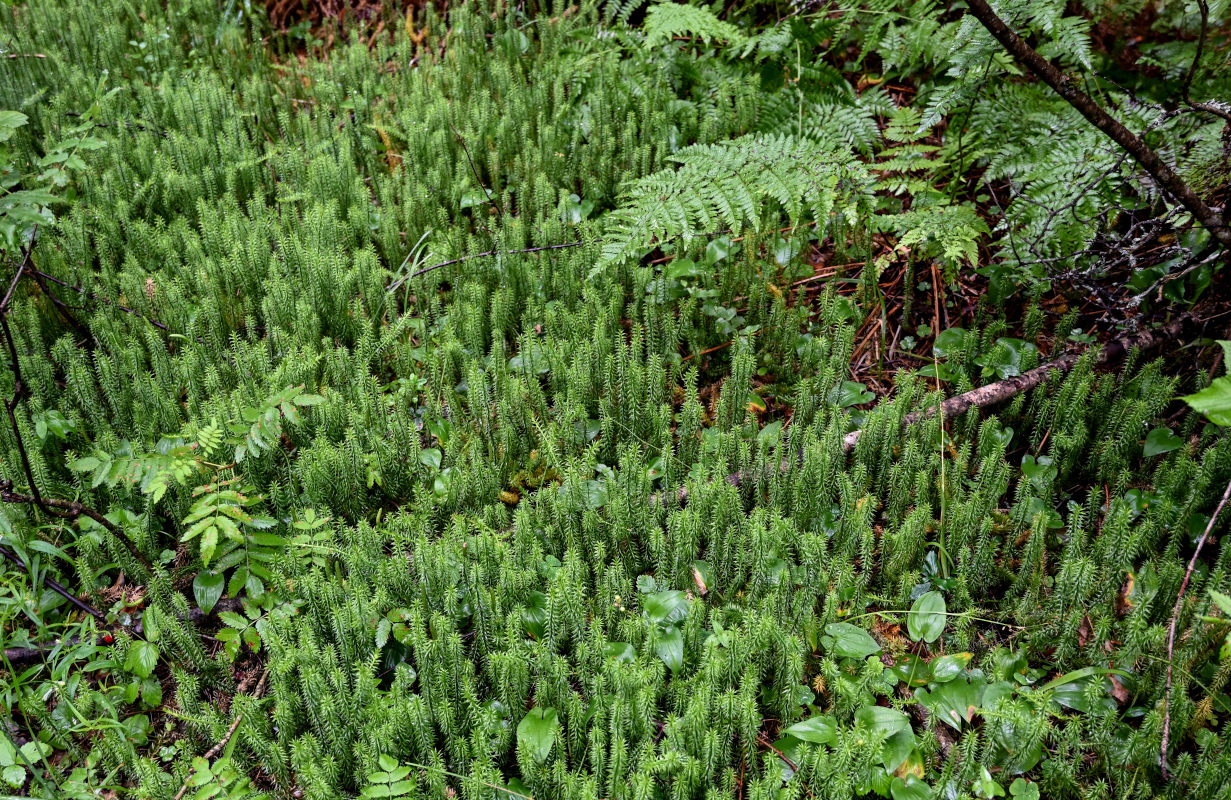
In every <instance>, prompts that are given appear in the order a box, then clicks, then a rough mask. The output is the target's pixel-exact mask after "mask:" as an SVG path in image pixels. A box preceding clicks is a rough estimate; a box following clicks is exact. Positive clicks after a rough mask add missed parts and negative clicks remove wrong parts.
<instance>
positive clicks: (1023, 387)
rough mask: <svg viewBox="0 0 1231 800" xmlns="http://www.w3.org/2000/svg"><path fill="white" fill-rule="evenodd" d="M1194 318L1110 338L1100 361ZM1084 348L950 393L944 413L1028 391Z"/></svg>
mask: <svg viewBox="0 0 1231 800" xmlns="http://www.w3.org/2000/svg"><path fill="white" fill-rule="evenodd" d="M1192 321H1193V318H1192V316H1191V315H1190V314H1181V315H1179V316H1177V317H1176V318H1175V319H1173V320H1172V321H1171V322H1168V323H1167V324H1165V325H1162V326H1160V327H1158V328H1150V329H1148V330H1144V331H1141V332H1139V333H1136V334H1133V335H1131V336H1125V337H1122V338H1120V339H1113V340H1112V341H1110V342H1108V343H1107V344H1106V345H1105V346H1104V347H1103V349H1102V351H1101V352H1100V353H1099V356H1098V363H1099V364H1106V363H1108V362H1110V361H1115V360H1116V359H1119V358H1122V357H1123V356H1124V355H1126V354H1127V353H1128V352H1129V351H1131V350H1134V349H1141V350H1152V349H1153V348H1155V347H1158V346H1159V345H1161V344H1163V343H1164V342H1169V341H1172V340H1174V339H1175V338H1177V337H1178V336H1179V335H1180V333H1181V332H1182V331H1183V330H1184V327H1185V326H1186V325H1188V324H1190V323H1191V322H1192ZM1084 352H1085V351H1084V350H1081V351H1075V352H1072V353H1066V354H1065V355H1062V356H1060V357H1059V358H1057V359H1055V360H1053V361H1049V362H1048V363H1046V364H1043V365H1042V366H1039V367H1035V368H1034V369H1032V370H1029V371H1027V372H1023V373H1022V374H1021V375H1015V376H1013V377H1011V378H1005V379H1004V380H1002V381H997V382H995V383H989V384H987V385H986V386H980V387H979V388H978V389H972V390H971V391H969V392H966V393H965V394H959V395H957V396H955V397H950V398H949V399H948V400H946V401H944V402H943V403H941V405H940V409H941V413H942V414H944V418H945V419H947V420H948V419H953V418H954V417H957V416H960V415H962V414H964V413H966V411H968V410H969V409H971V408H984V407H985V406H994V405H998V404H1000V403H1003V402H1004V401H1006V400H1009V399H1011V398H1013V397H1015V396H1016V395H1019V394H1021V393H1022V392H1025V391H1029V390H1030V389H1033V388H1034V387H1036V386H1038V385H1039V384H1041V383H1042V382H1043V381H1045V380H1047V377H1048V376H1049V375H1051V373H1053V372H1060V373H1065V372H1068V371H1069V370H1071V369H1072V368H1073V365H1074V364H1076V363H1077V361H1078V359H1080V358H1081V356H1082V354H1083V353H1084ZM935 414H936V409H935V408H929V409H926V410H923V411H915V412H913V413H911V414H907V415H906V420H905V423H906V424H907V425H910V424H913V423H915V422H918V421H919V420H922V419H927V418H928V417H931V416H934V415H935ZM861 433H862V431H852V432H850V433H848V434H847V435H846V436H845V437H844V438H843V439H842V449H843V450H844V451H846V452H848V453H849V452H850V451H851V450H854V449H855V445H857V444H858V443H859V437H860V434H861Z"/></svg>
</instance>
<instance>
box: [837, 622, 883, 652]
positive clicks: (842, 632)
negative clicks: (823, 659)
mask: <svg viewBox="0 0 1231 800" xmlns="http://www.w3.org/2000/svg"><path fill="white" fill-rule="evenodd" d="M825 633H827V634H829V635H830V636H832V637H833V638H834V643H833V651H834V655H836V656H837V657H838V658H867V657H868V656H870V655H872V654H873V653H879V652H880V649H881V646H880V645H879V644H877V643H876V640H875V639H873V638H872V635H871V634H869V633H868V632H867V631H865V630H864V629H863V628H860V627H858V626H856V625H852V624H850V623H849V622H833V623H830V624H829V625H826V626H825Z"/></svg>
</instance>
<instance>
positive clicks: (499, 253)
mask: <svg viewBox="0 0 1231 800" xmlns="http://www.w3.org/2000/svg"><path fill="white" fill-rule="evenodd" d="M583 244H585V242H567V243H565V244H549V245H544V246H542V247H523V248H522V249H520V250H488V251H487V252H486V253H471V254H470V255H468V256H462V257H461V258H454V259H450V260H448V261H442V262H440V263H439V264H433V265H432V266H430V267H424V268H423V269H420V270H416V271H414V272H412V273H410V274H409V275H406V276H405V277H402V278H398V279H397V280H396V281H394V282H393V283H391V284H389V288H388V289H386V290H385V291H387V292H392V291H394V290H396V289H397V288H398V287H399V286H401V285H402V284H403V283H406V281H408V280H410V279H411V278H417V277H419V276H420V275H423V274H424V273H427V272H431V271H432V270H434V269H440V268H441V267H448V266H452V265H453V264H460V263H462V262H463V261H469V260H470V259H472V258H486V257H487V256H515V255H521V254H522V253H541V252H543V251H544V250H564V249H566V248H569V247H580V246H581V245H583Z"/></svg>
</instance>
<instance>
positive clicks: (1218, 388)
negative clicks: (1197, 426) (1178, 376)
mask: <svg viewBox="0 0 1231 800" xmlns="http://www.w3.org/2000/svg"><path fill="white" fill-rule="evenodd" d="M1180 399H1181V400H1183V401H1184V402H1185V403H1188V405H1190V406H1191V407H1192V408H1193V409H1194V410H1196V411H1197V412H1199V413H1201V414H1205V415H1206V416H1207V417H1209V418H1210V422H1213V423H1214V424H1215V425H1217V426H1219V427H1224V428H1225V427H1227V426H1228V425H1231V378H1228V377H1226V376H1224V377H1221V378H1215V379H1214V381H1213V382H1212V383H1211V384H1210V385H1209V386H1207V387H1205V388H1204V389H1202V390H1201V391H1199V392H1196V393H1195V394H1188V395H1184V396H1183V397H1181V398H1180Z"/></svg>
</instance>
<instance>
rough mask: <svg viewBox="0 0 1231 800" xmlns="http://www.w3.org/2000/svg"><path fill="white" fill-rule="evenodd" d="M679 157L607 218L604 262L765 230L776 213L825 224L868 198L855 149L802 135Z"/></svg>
mask: <svg viewBox="0 0 1231 800" xmlns="http://www.w3.org/2000/svg"><path fill="white" fill-rule="evenodd" d="M674 160H676V161H678V162H679V163H680V167H679V168H678V169H674V170H671V169H667V170H662V171H660V172H656V173H654V174H652V175H648V176H646V177H644V178H641V179H639V180H637V181H634V182H633V183H631V184H629V185H628V186H627V188H626V189H625V191H624V195H623V196H624V201H625V202H624V204H623V205H622V206H621V207H619V208H617V209H616V210H615V211H612V212H611V213H609V214H608V215H607V216H606V218H605V219H606V223H607V224H606V229H607V232H606V237H605V241H604V245H603V250H602V258H601V260H600V263H599V267H603V266H607V265H610V264H613V263H615V262H618V261H621V260H623V259H626V258H629V257H632V256H638V255H640V254H641V252H642V251H643V250H644V249H645V248H647V247H650V246H653V244H655V243H656V242H663V241H666V240H668V239H673V238H677V237H682V238H683V239H684V240H685V241H688V240H691V239H692V238H693V237H695V236H698V235H703V234H705V233H710V232H715V231H716V230H717V229H718V228H719V227H720V226H726V227H728V228H731V229H736V228H739V227H742V226H750V227H752V228H754V229H759V227H760V225H761V223H762V221H763V220H764V219H765V216H766V214H767V213H771V214H773V212H775V211H776V212H778V213H779V214H783V215H785V217H786V219H787V221H788V223H789V224H792V225H798V224H800V222H801V221H803V218H804V215H805V213H810V214H811V218H812V219H813V220H814V221H816V222H817V223H818V224H821V225H824V224H825V223H826V221H827V220H828V218H829V216H830V214H831V213H832V212H833V211H834V210H835V208H838V207H843V208H844V207H846V206H848V205H850V204H853V203H859V202H860V201H861V200H863V199H864V198H865V197H866V192H865V188H864V187H865V184H866V181H867V173H866V171H865V169H864V168H863V166H862V165H861V164H859V163H858V162H857V161H856V160H855V158H854V157H853V156H852V155H851V153H850V152H849V151H848V150H846V149H845V148H838V147H835V146H834V145H832V144H826V143H822V142H814V141H810V140H807V139H801V138H798V137H794V136H775V135H766V134H751V135H748V136H743V137H740V138H738V139H735V140H732V141H730V142H723V143H721V144H713V145H697V146H694V147H688V148H685V149H683V150H681V151H680V152H679V153H678V154H676V156H674ZM773 217H774V218H775V219H776V218H777V214H773Z"/></svg>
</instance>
